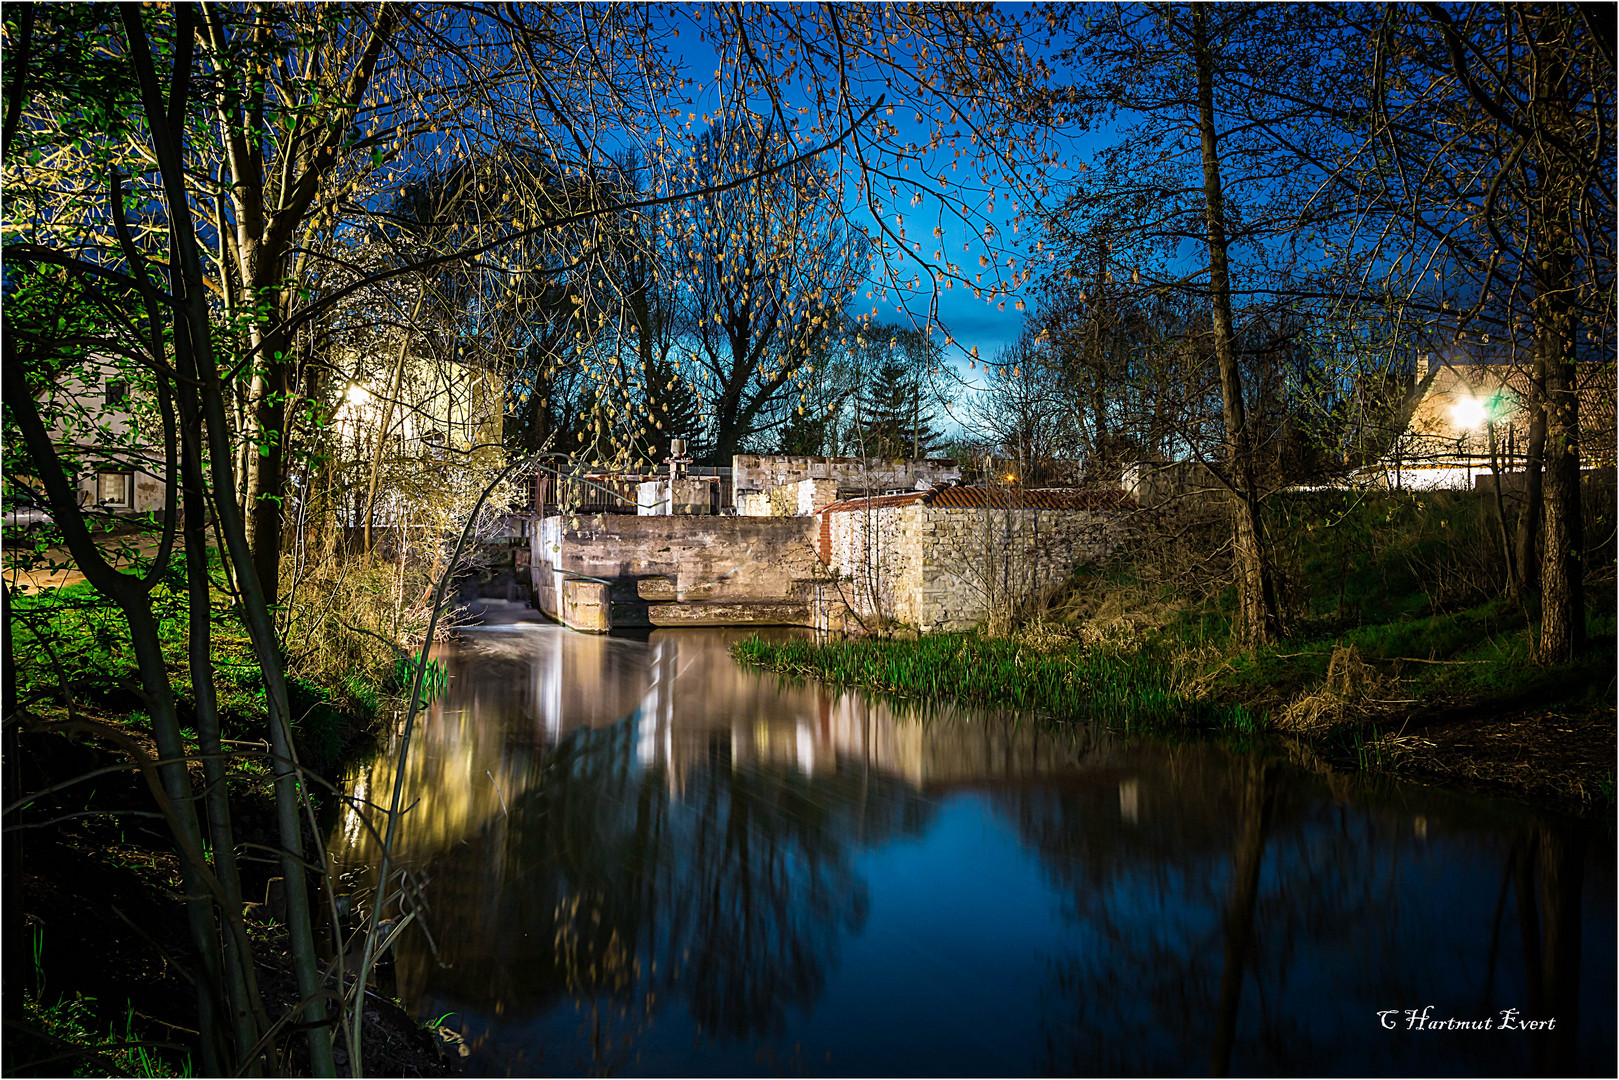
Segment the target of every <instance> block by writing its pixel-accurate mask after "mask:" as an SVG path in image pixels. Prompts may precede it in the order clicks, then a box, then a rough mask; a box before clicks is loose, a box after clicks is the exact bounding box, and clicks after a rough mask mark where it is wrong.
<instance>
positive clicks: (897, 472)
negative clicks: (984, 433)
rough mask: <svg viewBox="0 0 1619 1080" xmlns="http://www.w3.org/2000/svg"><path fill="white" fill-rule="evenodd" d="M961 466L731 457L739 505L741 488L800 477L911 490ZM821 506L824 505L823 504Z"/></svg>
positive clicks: (764, 487)
mask: <svg viewBox="0 0 1619 1080" xmlns="http://www.w3.org/2000/svg"><path fill="white" fill-rule="evenodd" d="M960 477H961V468H960V466H958V465H957V464H956V463H955V462H954V461H951V460H949V459H946V458H932V459H927V460H916V461H912V460H908V459H905V458H827V457H799V456H795V455H790V454H779V455H768V454H766V455H761V454H737V455H736V456H735V457H733V458H732V459H731V480H732V483H733V484H734V485H735V488H736V491H737V493H738V505H739V506H740V500H741V493H742V492H744V491H769V490H770V489H771V488H774V487H781V486H782V485H784V484H796V483H798V482H799V481H801V480H834V481H836V482H837V483H838V485H839V486H840V487H849V488H851V489H853V488H858V489H859V490H862V491H867V490H869V491H875V492H881V491H887V490H889V489H891V488H904V489H905V490H906V491H910V490H912V489H914V488H916V487H917V485H918V483H919V482H920V483H921V484H922V486H924V487H928V486H931V485H933V484H939V483H943V482H944V481H946V480H955V479H960ZM822 505H825V504H824V503H823V504H822Z"/></svg>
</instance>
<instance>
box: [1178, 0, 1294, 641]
mask: <svg viewBox="0 0 1619 1080" xmlns="http://www.w3.org/2000/svg"><path fill="white" fill-rule="evenodd" d="M1207 18H1208V16H1207V14H1206V12H1205V11H1204V10H1203V8H1202V7H1201V6H1194V7H1193V8H1192V60H1193V63H1194V64H1195V65H1196V68H1197V111H1198V127H1199V129H1200V131H1201V134H1202V143H1203V196H1204V207H1205V210H1206V217H1207V221H1208V238H1209V299H1210V301H1211V302H1212V322H1213V330H1214V355H1215V361H1216V362H1217V363H1218V365H1219V368H1220V397H1221V412H1222V415H1223V418H1224V420H1225V433H1226V464H1227V467H1228V468H1229V470H1230V474H1229V483H1230V484H1231V486H1232V488H1233V493H1234V494H1235V495H1236V506H1235V508H1234V513H1235V531H1234V536H1233V538H1232V539H1233V550H1234V554H1235V558H1236V566H1237V597H1238V603H1239V606H1240V633H1241V635H1242V637H1243V640H1244V641H1245V642H1246V643H1247V644H1249V645H1259V644H1263V643H1265V642H1269V641H1275V640H1276V639H1277V638H1279V637H1280V636H1281V616H1280V613H1279V611H1278V609H1277V603H1276V584H1275V580H1274V574H1273V571H1272V568H1271V564H1270V563H1271V560H1270V554H1269V551H1268V546H1267V544H1266V540H1265V527H1264V522H1263V521H1262V520H1261V518H1260V513H1259V490H1258V484H1257V482H1256V481H1255V477H1254V461H1253V451H1252V448H1251V446H1250V440H1249V434H1248V427H1247V421H1246V417H1245V415H1244V407H1243V399H1242V372H1241V371H1240V370H1239V369H1238V367H1237V349H1236V341H1235V335H1234V332H1233V328H1232V317H1231V277H1230V269H1229V264H1228V262H1227V257H1226V219H1225V196H1224V192H1223V190H1222V188H1221V183H1220V157H1219V148H1218V145H1217V144H1218V134H1217V133H1216V131H1215V126H1214V58H1213V55H1212V54H1211V53H1210V51H1209V42H1208V23H1207Z"/></svg>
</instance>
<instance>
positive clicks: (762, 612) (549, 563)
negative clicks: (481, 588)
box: [529, 514, 820, 633]
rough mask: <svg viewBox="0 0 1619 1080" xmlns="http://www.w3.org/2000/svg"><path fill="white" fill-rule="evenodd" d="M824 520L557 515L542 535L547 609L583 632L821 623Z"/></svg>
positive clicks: (538, 570)
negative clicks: (816, 585) (814, 605)
mask: <svg viewBox="0 0 1619 1080" xmlns="http://www.w3.org/2000/svg"><path fill="white" fill-rule="evenodd" d="M819 525H820V520H819V519H818V518H815V517H729V516H725V517H715V516H708V515H701V516H669V517H664V516H636V515H630V514H582V515H577V516H572V515H557V516H553V517H548V518H544V519H542V520H541V521H540V522H538V527H537V528H536V529H535V530H534V532H533V534H532V540H531V544H532V548H531V557H530V563H529V565H530V570H531V573H532V574H533V579H534V592H535V596H536V598H537V600H538V603H539V607H540V610H541V611H544V612H545V613H546V614H547V615H549V616H551V617H552V618H553V619H556V620H558V621H559V622H561V623H563V624H564V625H566V626H570V627H573V628H574V629H576V630H583V631H587V632H593V633H602V632H605V631H607V630H609V629H611V628H613V627H616V626H736V625H744V624H748V623H754V624H758V625H773V626H810V625H813V621H812V615H811V611H810V598H811V596H812V595H813V585H812V584H811V582H812V580H813V579H814V577H815V572H816V567H817V566H818V565H819V560H818V557H817V548H816V543H817V538H818V528H819Z"/></svg>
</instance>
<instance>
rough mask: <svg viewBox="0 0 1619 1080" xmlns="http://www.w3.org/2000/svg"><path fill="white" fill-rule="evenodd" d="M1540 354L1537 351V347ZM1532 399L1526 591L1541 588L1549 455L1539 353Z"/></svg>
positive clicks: (1522, 552)
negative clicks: (1542, 525)
mask: <svg viewBox="0 0 1619 1080" xmlns="http://www.w3.org/2000/svg"><path fill="white" fill-rule="evenodd" d="M1537 353H1538V350H1537ZM1534 366H1535V373H1534V376H1533V379H1532V389H1531V391H1530V401H1529V406H1528V408H1529V438H1528V444H1527V445H1526V446H1525V447H1524V478H1523V496H1524V503H1523V516H1522V517H1520V518H1519V519H1518V580H1519V582H1520V583H1521V584H1522V586H1523V590H1524V592H1525V593H1526V594H1528V593H1534V592H1536V591H1538V590H1539V589H1540V521H1541V504H1540V500H1541V490H1542V488H1543V487H1544V486H1545V485H1544V484H1543V483H1542V479H1543V478H1542V474H1541V467H1542V464H1543V462H1544V461H1545V457H1546V399H1545V394H1546V391H1545V389H1544V388H1543V387H1542V385H1541V377H1540V361H1539V358H1538V355H1537V358H1536V360H1535V365H1534Z"/></svg>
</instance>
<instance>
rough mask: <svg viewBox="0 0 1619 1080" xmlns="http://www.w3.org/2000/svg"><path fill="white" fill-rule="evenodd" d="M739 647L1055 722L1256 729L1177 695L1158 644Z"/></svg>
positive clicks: (805, 672) (780, 665)
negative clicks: (1123, 647) (1125, 646)
mask: <svg viewBox="0 0 1619 1080" xmlns="http://www.w3.org/2000/svg"><path fill="white" fill-rule="evenodd" d="M732 654H733V655H734V656H735V657H736V658H737V659H738V660H741V661H743V662H744V663H749V664H754V665H757V666H760V667H768V668H771V669H773V670H776V671H780V672H783V673H785V674H789V675H797V676H803V677H808V678H814V679H820V680H823V681H826V682H833V683H840V684H843V685H847V686H860V687H864V688H866V689H869V690H874V691H877V692H878V693H881V694H888V695H894V696H900V697H917V696H922V697H930V698H945V699H949V700H954V701H959V702H962V703H965V704H969V705H980V706H995V707H1002V708H1012V709H1030V710H1035V711H1037V712H1040V713H1043V714H1045V715H1047V716H1049V717H1051V718H1053V719H1058V720H1069V719H1095V720H1101V721H1104V722H1106V723H1110V724H1115V725H1118V726H1122V727H1127V728H1143V727H1157V726H1160V725H1165V724H1174V725H1177V726H1185V725H1187V724H1191V725H1194V726H1199V727H1208V728H1216V729H1232V730H1251V729H1252V728H1253V727H1254V721H1253V718H1252V717H1251V716H1250V715H1249V713H1248V712H1247V710H1246V709H1244V708H1242V707H1240V706H1236V707H1232V706H1223V705H1217V704H1208V703H1204V702H1197V701H1190V700H1187V699H1185V698H1183V697H1181V696H1180V695H1178V694H1177V693H1176V692H1175V691H1174V689H1173V688H1172V681H1171V671H1172V663H1171V657H1169V656H1168V655H1167V654H1166V653H1165V652H1163V651H1161V650H1158V649H1154V648H1151V647H1148V648H1143V649H1138V650H1134V651H1115V650H1100V649H1092V650H1086V649H1081V648H1078V647H1074V648H1059V649H1050V648H1037V647H1033V646H1030V645H1026V644H1023V643H1020V642H1017V641H1015V640H1012V639H1007V638H993V637H984V636H981V635H978V634H934V635H928V636H925V637H921V638H916V639H914V640H903V641H899V640H896V641H840V642H827V643H822V644H816V643H813V642H807V641H785V642H769V641H761V640H759V639H758V638H757V637H753V638H746V639H744V640H742V641H739V642H737V643H736V644H735V645H734V646H732Z"/></svg>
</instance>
